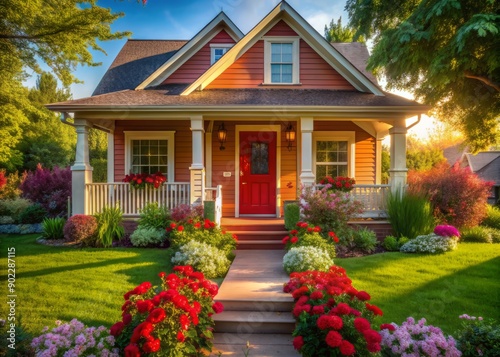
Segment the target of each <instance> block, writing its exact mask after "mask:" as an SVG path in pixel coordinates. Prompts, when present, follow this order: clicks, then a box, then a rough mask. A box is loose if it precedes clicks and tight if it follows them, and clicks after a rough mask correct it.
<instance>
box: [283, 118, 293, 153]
mask: <svg viewBox="0 0 500 357" xmlns="http://www.w3.org/2000/svg"><path fill="white" fill-rule="evenodd" d="M285 139H286V142H287V143H288V146H287V147H288V151H292V143H293V142H294V141H295V130H294V129H293V126H292V124H288V126H287V127H286V129H285Z"/></svg>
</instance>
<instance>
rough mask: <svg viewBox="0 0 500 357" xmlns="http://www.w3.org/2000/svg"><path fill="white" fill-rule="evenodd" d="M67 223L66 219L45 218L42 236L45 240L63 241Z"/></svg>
mask: <svg viewBox="0 0 500 357" xmlns="http://www.w3.org/2000/svg"><path fill="white" fill-rule="evenodd" d="M65 223H66V221H65V220H64V218H60V217H56V218H45V219H44V220H43V222H42V229H43V233H42V236H43V237H44V238H45V239H63V238H64V224H65Z"/></svg>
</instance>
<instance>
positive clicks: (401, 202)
mask: <svg viewBox="0 0 500 357" xmlns="http://www.w3.org/2000/svg"><path fill="white" fill-rule="evenodd" d="M387 215H388V219H389V222H390V224H391V226H392V229H393V230H394V232H396V235H397V236H398V237H403V236H404V237H408V238H410V239H413V238H415V237H416V236H418V235H422V234H428V233H431V232H432V230H433V229H434V226H435V219H434V216H433V214H432V207H431V203H430V202H429V200H428V199H427V198H425V197H422V196H419V195H416V194H410V193H405V194H401V193H400V192H396V193H394V194H390V195H389V197H388V199H387Z"/></svg>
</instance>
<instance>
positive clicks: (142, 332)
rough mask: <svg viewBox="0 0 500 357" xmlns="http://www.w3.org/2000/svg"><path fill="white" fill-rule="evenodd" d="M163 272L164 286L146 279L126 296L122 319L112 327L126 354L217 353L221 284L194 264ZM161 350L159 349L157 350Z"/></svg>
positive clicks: (190, 354)
mask: <svg viewBox="0 0 500 357" xmlns="http://www.w3.org/2000/svg"><path fill="white" fill-rule="evenodd" d="M173 269H174V273H172V274H169V275H167V274H165V273H163V272H162V273H160V274H159V276H160V278H161V280H162V283H161V286H151V283H150V282H144V283H142V284H140V285H139V286H137V287H136V288H135V289H133V290H131V291H129V292H127V293H126V294H125V295H124V298H125V304H123V306H122V312H123V313H122V321H119V322H117V323H115V324H114V325H113V326H112V327H111V334H112V335H113V336H115V337H116V341H117V345H118V346H119V347H120V352H121V355H125V356H129V355H130V356H146V355H148V356H151V355H152V353H154V355H155V356H162V357H177V356H199V355H202V353H201V352H202V350H206V351H208V352H211V351H212V338H213V334H212V331H213V327H214V321H213V319H212V317H211V316H212V314H214V313H219V312H222V310H223V309H224V307H223V306H222V304H221V303H220V302H216V303H214V302H213V298H214V297H215V295H217V292H218V287H217V285H216V284H215V283H212V282H211V281H209V280H207V279H205V277H204V276H203V274H202V273H199V272H194V271H193V269H192V267H190V266H176V267H174V268H173ZM155 352H157V353H155Z"/></svg>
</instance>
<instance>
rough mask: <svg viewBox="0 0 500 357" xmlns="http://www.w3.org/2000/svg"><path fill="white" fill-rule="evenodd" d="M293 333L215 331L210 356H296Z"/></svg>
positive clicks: (298, 354) (297, 354)
mask: <svg viewBox="0 0 500 357" xmlns="http://www.w3.org/2000/svg"><path fill="white" fill-rule="evenodd" d="M292 341H293V337H292V335H291V334H257V333H248V332H243V333H215V334H214V348H213V349H212V353H211V354H210V356H231V357H247V356H248V357H278V356H279V357H296V356H300V353H298V352H297V351H296V350H295V349H294V348H293V345H292Z"/></svg>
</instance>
